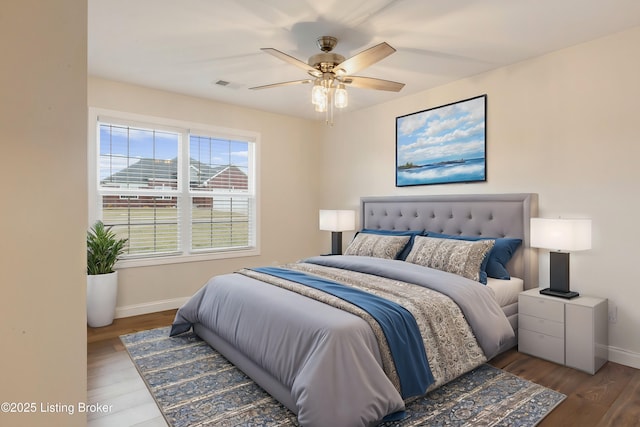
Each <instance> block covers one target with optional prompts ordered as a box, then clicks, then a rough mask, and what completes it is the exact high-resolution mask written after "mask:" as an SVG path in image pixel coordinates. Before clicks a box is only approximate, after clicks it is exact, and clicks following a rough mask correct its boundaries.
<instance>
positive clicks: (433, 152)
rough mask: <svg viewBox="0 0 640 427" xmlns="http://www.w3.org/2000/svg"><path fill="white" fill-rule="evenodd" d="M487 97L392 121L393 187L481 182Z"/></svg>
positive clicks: (484, 163) (484, 175) (484, 154)
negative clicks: (394, 163) (394, 124)
mask: <svg viewBox="0 0 640 427" xmlns="http://www.w3.org/2000/svg"><path fill="white" fill-rule="evenodd" d="M486 108H487V96H486V95H482V96H478V97H475V98H470V99H466V100H464V101H459V102H455V103H452V104H448V105H443V106H441V107H436V108H431V109H429V110H424V111H420V112H417V113H412V114H407V115H405V116H400V117H397V118H396V186H397V187H405V186H410V185H428V184H447V183H454V182H479V181H486V179H487V175H486V166H487V162H486V136H487V134H486V129H485V119H486Z"/></svg>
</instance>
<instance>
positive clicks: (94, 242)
mask: <svg viewBox="0 0 640 427" xmlns="http://www.w3.org/2000/svg"><path fill="white" fill-rule="evenodd" d="M126 243H127V239H121V238H118V236H116V234H115V233H114V232H113V231H111V227H106V226H105V225H104V223H103V222H102V221H96V223H95V224H94V225H93V227H91V228H90V229H89V232H88V233H87V324H88V325H89V326H91V327H94V328H96V327H100V326H107V325H110V324H111V323H113V318H114V317H115V312H116V298H117V296H118V272H117V271H116V270H114V269H113V267H114V265H115V263H116V261H117V260H118V257H119V256H120V255H122V253H123V252H124V249H125V248H124V246H125V244H126Z"/></svg>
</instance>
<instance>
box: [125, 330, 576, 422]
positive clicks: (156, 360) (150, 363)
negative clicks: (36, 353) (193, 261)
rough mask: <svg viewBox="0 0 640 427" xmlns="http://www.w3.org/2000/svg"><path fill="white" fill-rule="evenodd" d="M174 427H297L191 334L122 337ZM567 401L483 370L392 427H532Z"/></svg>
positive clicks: (412, 408)
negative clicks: (475, 426)
mask: <svg viewBox="0 0 640 427" xmlns="http://www.w3.org/2000/svg"><path fill="white" fill-rule="evenodd" d="M120 339H121V340H122V342H123V343H124V345H125V347H126V348H127V351H128V352H129V355H130V356H131V359H132V360H133V363H134V364H135V365H136V367H137V368H138V371H139V372H140V374H141V375H142V378H143V379H144V381H145V382H146V383H147V386H148V388H149V390H150V391H151V394H152V395H153V397H154V398H155V400H156V402H157V403H158V406H159V407H160V410H161V412H162V413H163V415H164V417H165V419H166V420H167V422H168V423H169V424H170V425H171V426H172V427H187V426H189V427H196V426H197V427H205V426H216V427H218V426H240V425H241V426H289V425H291V426H297V425H298V423H297V421H296V416H295V415H294V414H293V413H291V412H290V411H289V410H288V409H287V408H285V407H284V406H283V405H281V404H280V403H279V402H278V401H276V400H275V399H274V398H272V397H271V396H270V395H269V394H268V393H267V392H265V391H264V390H262V389H261V388H260V387H259V386H258V385H257V384H255V383H254V382H253V381H252V380H251V379H250V378H248V377H247V376H246V375H244V374H243V373H242V372H241V371H240V370H238V369H237V368H235V367H234V366H233V365H232V364H231V363H229V362H228V361H227V360H226V359H225V358H224V357H222V356H221V355H220V354H219V353H218V352H216V351H215V350H213V349H212V348H211V347H209V345H208V344H207V343H205V342H204V341H202V340H200V339H199V338H198V337H197V336H195V335H194V334H192V333H186V334H183V335H181V336H179V337H174V338H170V337H169V328H168V327H167V328H159V329H152V330H149V331H143V332H137V333H135V334H130V335H123V336H121V337H120ZM565 397H566V396H565V395H563V394H561V393H558V392H556V391H554V390H550V389H548V388H546V387H543V386H541V385H538V384H535V383H532V382H530V381H527V380H524V379H522V378H519V377H517V376H515V375H513V374H510V373H508V372H504V371H502V370H500V369H497V368H494V367H492V366H490V365H487V364H484V365H482V366H480V367H479V368H477V369H475V370H473V371H471V372H469V373H467V374H465V375H463V376H462V377H460V378H458V379H456V380H454V381H452V382H450V383H448V384H446V385H444V386H442V387H440V388H439V389H437V390H434V391H433V392H431V393H429V394H428V395H426V396H425V397H423V398H420V399H417V400H415V401H413V402H411V403H409V404H407V417H406V418H405V419H404V420H402V421H401V422H394V423H387V424H384V426H385V427H391V426H402V427H407V426H473V425H482V426H523V427H524V426H535V425H536V424H538V423H539V422H540V421H541V420H542V419H543V418H544V417H545V416H546V415H547V414H548V413H549V412H551V411H552V410H553V409H554V408H555V407H556V406H557V405H558V404H559V403H560V402H562V401H563V400H564V399H565Z"/></svg>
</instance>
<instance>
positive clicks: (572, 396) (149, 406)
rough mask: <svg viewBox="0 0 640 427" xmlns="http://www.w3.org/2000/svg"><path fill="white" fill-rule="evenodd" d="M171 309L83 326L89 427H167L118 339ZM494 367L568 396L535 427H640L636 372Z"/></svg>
mask: <svg viewBox="0 0 640 427" xmlns="http://www.w3.org/2000/svg"><path fill="white" fill-rule="evenodd" d="M174 316H175V310H169V311H163V312H160V313H152V314H147V315H142V316H135V317H128V318H124V319H116V320H115V321H114V323H113V324H112V325H110V326H106V327H103V328H87V342H88V346H87V356H88V357H87V363H88V372H87V383H88V400H89V403H100V404H106V405H112V407H111V411H109V412H107V413H106V414H92V415H91V416H89V417H88V419H87V425H88V426H89V427H125V426H135V427H167V423H166V422H165V420H164V418H163V417H162V414H161V413H160V410H159V409H158V407H157V406H156V403H155V401H154V400H153V398H152V397H151V394H150V393H149V391H148V390H147V388H146V386H145V384H144V382H143V381H142V379H141V378H140V376H139V374H138V372H137V370H136V368H135V366H134V365H133V363H132V362H131V360H130V359H129V356H128V354H127V352H126V350H125V349H124V346H123V345H122V343H121V342H120V339H119V338H118V337H119V336H120V335H123V334H128V333H132V332H137V331H142V330H146V329H152V328H157V327H161V326H168V325H170V324H171V322H172V321H173V318H174ZM490 363H491V364H492V365H493V366H495V367H497V368H500V369H503V370H505V371H508V372H511V373H513V374H515V375H518V376H519V377H522V378H526V379H528V380H530V381H533V382H536V383H538V384H541V385H544V386H546V387H549V388H552V389H554V390H557V391H559V392H561V393H564V394H566V395H567V399H565V401H564V402H562V403H561V404H560V405H559V406H558V407H557V408H556V409H555V410H554V411H553V412H552V413H551V414H549V415H548V416H547V417H546V418H545V419H544V420H542V422H541V423H540V424H539V426H540V427H553V426H563V427H578V426H579V427H632V426H639V425H640V370H638V369H634V368H630V367H628V366H624V365H619V364H617V363H612V362H607V363H606V364H605V365H604V366H603V367H602V368H601V369H600V370H599V371H598V372H597V373H596V374H595V375H589V374H586V373H583V372H580V371H577V370H575V369H571V368H567V367H564V366H559V365H556V364H554V363H551V362H547V361H545V360H542V359H537V358H535V357H531V356H528V355H526V354H523V353H518V352H517V351H515V350H510V351H508V352H506V353H504V354H502V355H500V356H498V357H496V358H494V359H493V360H492V361H491V362H490Z"/></svg>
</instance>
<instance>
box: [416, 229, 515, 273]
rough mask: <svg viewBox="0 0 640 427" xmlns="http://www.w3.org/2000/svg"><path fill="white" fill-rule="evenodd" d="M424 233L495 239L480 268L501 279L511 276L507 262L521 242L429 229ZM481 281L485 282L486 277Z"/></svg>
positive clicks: (464, 238) (428, 234) (455, 237)
mask: <svg viewBox="0 0 640 427" xmlns="http://www.w3.org/2000/svg"><path fill="white" fill-rule="evenodd" d="M426 234H427V236H430V237H440V238H443V239H457V240H495V244H494V245H493V248H492V249H491V252H489V256H488V257H486V258H485V262H483V263H482V266H481V267H480V269H481V270H482V269H483V268H484V271H486V275H487V276H489V277H492V278H494V279H502V280H509V279H510V278H511V275H510V274H509V271H507V263H508V262H509V260H510V259H511V258H512V257H513V254H514V253H516V250H517V249H518V246H520V244H521V243H522V239H514V238H509V237H480V236H477V237H474V236H454V235H450V234H440V233H433V232H431V231H428V232H427V233H426ZM480 281H481V282H482V273H481V274H480ZM482 283H485V284H486V278H485V281H484V282H482Z"/></svg>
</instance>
